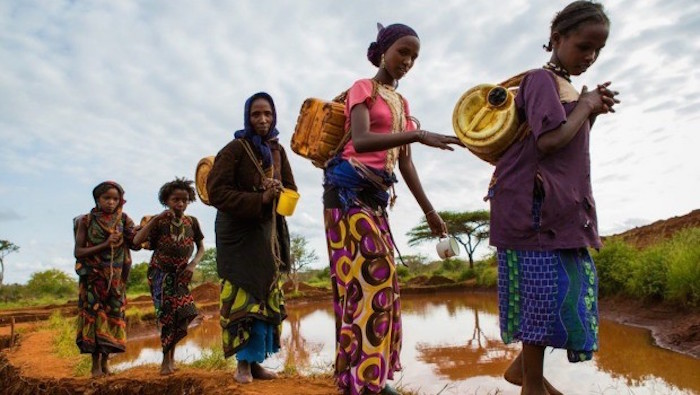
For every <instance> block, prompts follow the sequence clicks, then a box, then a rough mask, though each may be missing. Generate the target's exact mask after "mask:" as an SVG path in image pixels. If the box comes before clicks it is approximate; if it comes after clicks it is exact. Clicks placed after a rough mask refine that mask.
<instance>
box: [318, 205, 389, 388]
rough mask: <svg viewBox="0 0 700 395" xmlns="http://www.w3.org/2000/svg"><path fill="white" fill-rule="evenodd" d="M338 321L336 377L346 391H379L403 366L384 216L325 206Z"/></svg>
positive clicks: (387, 231)
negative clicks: (344, 210)
mask: <svg viewBox="0 0 700 395" xmlns="http://www.w3.org/2000/svg"><path fill="white" fill-rule="evenodd" d="M325 225H326V241H327V244H328V256H329V258H330V275H331V286H332V287H333V305H334V306H333V307H334V311H335V323H336V333H335V335H336V358H335V375H336V380H337V382H338V386H339V387H340V388H341V390H343V391H344V392H345V393H349V394H353V395H356V394H364V393H378V392H379V391H380V390H381V389H382V388H384V386H385V385H386V381H387V380H388V379H389V380H391V379H393V378H394V372H395V371H398V370H401V362H400V359H399V354H400V352H401V304H400V299H399V285H398V278H397V275H396V267H395V265H394V248H393V243H392V241H391V234H390V230H389V223H388V222H387V220H386V217H384V216H381V215H376V214H375V213H373V212H371V211H369V210H366V209H362V208H359V207H351V208H350V209H349V210H348V212H347V213H345V214H344V213H343V210H342V209H337V208H327V209H325Z"/></svg>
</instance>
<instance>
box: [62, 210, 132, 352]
mask: <svg viewBox="0 0 700 395" xmlns="http://www.w3.org/2000/svg"><path fill="white" fill-rule="evenodd" d="M79 221H82V222H83V225H84V227H85V229H86V237H85V247H92V246H96V245H99V244H102V243H103V242H104V241H105V240H107V239H108V238H109V235H110V234H111V233H114V232H117V233H121V234H122V235H123V237H122V239H121V240H120V241H119V242H118V243H117V245H116V246H114V247H111V248H106V249H104V250H102V251H100V252H99V253H97V254H94V255H91V256H88V257H85V258H82V259H79V260H78V261H77V262H76V264H75V271H76V272H77V273H78V278H79V279H78V282H79V294H78V310H79V312H78V333H77V338H76V343H77V345H78V348H79V349H80V352H81V353H87V354H92V353H97V352H99V353H105V354H108V353H115V352H123V351H124V350H125V348H126V321H125V319H124V311H125V305H126V280H127V278H128V275H129V269H130V268H131V254H130V251H129V249H132V250H137V249H139V248H140V247H138V246H135V245H134V244H133V240H134V236H135V234H136V232H135V231H134V222H133V221H132V220H131V218H129V216H127V215H126V213H123V212H121V210H118V211H117V212H115V213H112V214H106V213H104V212H102V211H100V210H99V209H93V210H92V211H91V212H90V213H89V214H87V215H84V216H82V217H81V218H80V219H79Z"/></svg>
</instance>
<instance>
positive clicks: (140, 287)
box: [126, 262, 150, 294]
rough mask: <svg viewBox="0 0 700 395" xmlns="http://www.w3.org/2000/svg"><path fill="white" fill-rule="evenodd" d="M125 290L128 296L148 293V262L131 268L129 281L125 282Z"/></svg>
mask: <svg viewBox="0 0 700 395" xmlns="http://www.w3.org/2000/svg"><path fill="white" fill-rule="evenodd" d="M126 289H127V292H129V293H130V294H136V293H149V292H150V289H149V288H148V262H141V263H137V264H135V265H133V266H131V271H129V279H128V280H126Z"/></svg>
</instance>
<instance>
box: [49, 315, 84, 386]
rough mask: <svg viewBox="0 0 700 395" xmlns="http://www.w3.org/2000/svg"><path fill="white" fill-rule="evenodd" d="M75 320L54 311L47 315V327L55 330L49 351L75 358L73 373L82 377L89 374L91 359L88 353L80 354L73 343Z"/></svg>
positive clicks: (75, 328) (67, 357)
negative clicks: (76, 361) (76, 360)
mask: <svg viewBox="0 0 700 395" xmlns="http://www.w3.org/2000/svg"><path fill="white" fill-rule="evenodd" d="M76 322H77V319H76V318H75V317H71V318H66V317H64V316H62V315H61V313H59V312H58V311H56V312H54V313H53V314H51V316H50V317H49V321H48V328H49V329H51V330H52V331H54V332H55V336H54V339H53V344H52V350H51V351H52V352H53V353H54V354H56V355H58V356H59V357H61V358H66V359H75V358H77V359H78V363H77V364H76V365H75V367H74V368H73V374H75V375H76V376H78V377H82V376H87V375H89V374H90V369H91V368H92V360H91V358H90V356H89V355H87V354H80V351H79V350H78V346H76V345H75V336H76V330H77V327H76V325H77V324H76Z"/></svg>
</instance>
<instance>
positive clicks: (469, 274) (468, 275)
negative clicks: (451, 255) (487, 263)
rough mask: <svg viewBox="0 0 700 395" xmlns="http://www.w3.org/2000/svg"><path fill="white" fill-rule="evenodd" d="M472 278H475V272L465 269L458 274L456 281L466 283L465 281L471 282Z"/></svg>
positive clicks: (468, 268)
mask: <svg viewBox="0 0 700 395" xmlns="http://www.w3.org/2000/svg"><path fill="white" fill-rule="evenodd" d="M472 278H476V270H474V269H472V268H470V267H467V268H465V269H462V271H461V272H459V275H458V276H457V281H460V282H461V281H466V280H471V279H472Z"/></svg>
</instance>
